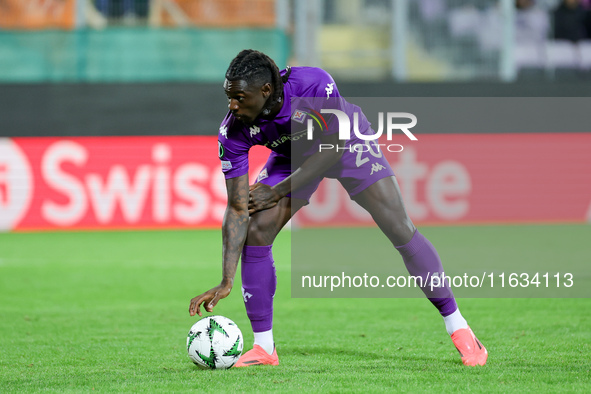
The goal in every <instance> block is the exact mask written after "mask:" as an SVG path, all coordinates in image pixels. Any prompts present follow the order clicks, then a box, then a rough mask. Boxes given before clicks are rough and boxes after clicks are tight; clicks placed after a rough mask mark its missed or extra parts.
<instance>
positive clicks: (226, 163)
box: [222, 160, 232, 171]
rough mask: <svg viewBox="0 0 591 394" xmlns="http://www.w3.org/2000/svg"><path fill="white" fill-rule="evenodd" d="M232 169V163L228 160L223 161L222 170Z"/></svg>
mask: <svg viewBox="0 0 591 394" xmlns="http://www.w3.org/2000/svg"><path fill="white" fill-rule="evenodd" d="M231 169H232V162H230V161H228V160H222V170H226V171H227V170H231Z"/></svg>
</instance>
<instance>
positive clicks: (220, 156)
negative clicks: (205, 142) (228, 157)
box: [218, 140, 225, 159]
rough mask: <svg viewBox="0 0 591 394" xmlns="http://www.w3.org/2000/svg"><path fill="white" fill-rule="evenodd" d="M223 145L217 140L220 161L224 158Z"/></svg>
mask: <svg viewBox="0 0 591 394" xmlns="http://www.w3.org/2000/svg"><path fill="white" fill-rule="evenodd" d="M224 152H225V151H224V145H222V143H221V142H220V141H219V140H218V157H219V158H220V159H221V158H222V157H224Z"/></svg>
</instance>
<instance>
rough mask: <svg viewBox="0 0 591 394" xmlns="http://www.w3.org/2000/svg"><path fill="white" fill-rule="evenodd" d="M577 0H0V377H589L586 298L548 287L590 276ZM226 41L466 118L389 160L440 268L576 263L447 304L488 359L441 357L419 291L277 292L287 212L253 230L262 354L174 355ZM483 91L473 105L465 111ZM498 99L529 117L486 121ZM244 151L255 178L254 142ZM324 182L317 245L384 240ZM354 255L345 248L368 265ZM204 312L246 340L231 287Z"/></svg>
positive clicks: (571, 383) (57, 381) (589, 70)
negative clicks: (272, 357) (266, 311)
mask: <svg viewBox="0 0 591 394" xmlns="http://www.w3.org/2000/svg"><path fill="white" fill-rule="evenodd" d="M590 9H591V1H589V0H567V1H564V2H561V1H559V0H517V1H515V0H474V1H467V0H0V317H1V318H0V336H1V337H2V338H3V347H2V350H1V351H0V387H1V388H0V391H2V390H5V391H7V392H11V391H17V392H21V391H33V390H34V391H40V390H48V389H54V390H58V391H68V392H70V391H91V390H95V387H96V389H99V390H100V389H103V390H108V391H114V392H122V391H145V392H155V391H163V392H181V391H187V390H188V389H193V390H199V391H203V387H207V388H208V391H211V392H226V391H228V390H230V389H231V390H234V389H236V390H238V389H240V390H241V391H255V392H256V391H258V392H269V391H277V390H282V389H285V390H290V391H295V390H297V391H300V392H301V391H310V390H312V391H327V390H330V391H370V392H371V391H393V390H398V391H409V392H417V391H426V390H431V389H432V388H433V387H436V388H441V387H443V388H444V389H446V388H450V390H449V391H459V390H461V388H462V387H465V388H466V390H469V391H483V392H488V391H491V387H494V388H498V390H499V391H507V392H515V391H517V392H521V391H528V392H531V391H538V392H557V391H571V392H574V391H580V392H590V391H591V390H590V389H589V387H590V386H589V377H590V375H589V369H590V368H589V357H588V356H589V353H590V352H589V344H590V343H591V338H590V335H591V334H590V331H589V322H590V321H591V317H590V314H589V310H591V309H590V308H589V299H572V298H571V299H550V298H547V297H563V296H564V297H573V298H574V297H581V298H582V297H585V296H588V294H589V289H590V288H591V286H589V281H590V278H591V276H590V275H589V274H588V272H587V271H588V267H589V264H588V262H589V256H590V255H591V251H590V246H589V242H588V241H589V239H590V238H591V237H590V234H589V233H590V231H591V226H589V225H588V223H589V222H591V154H590V153H591V127H582V128H580V129H577V130H573V129H572V124H569V119H571V118H572V117H576V118H577V119H578V123H577V122H575V123H576V124H583V125H589V122H584V120H585V119H584V118H585V116H586V114H587V112H588V110H587V109H586V108H591V102H590V99H589V97H590V93H591V28H590V24H589V14H590V12H591V11H590ZM244 48H254V49H258V50H261V51H264V52H266V53H267V54H269V55H270V56H271V57H273V58H274V59H275V61H276V62H277V64H278V66H279V67H285V66H286V65H294V66H295V65H307V66H320V67H323V68H325V69H327V70H328V71H329V72H330V73H332V75H333V76H334V78H335V80H336V82H337V85H338V87H339V90H340V92H341V94H342V95H343V96H344V97H350V98H376V97H382V98H383V97H389V98H402V99H405V100H406V98H415V99H417V100H423V99H425V98H427V99H429V100H430V101H425V102H426V103H427V102H428V103H429V105H430V107H429V108H437V109H439V107H441V108H443V110H441V111H434V112H437V113H438V115H441V114H442V112H443V113H444V111H445V109H446V108H454V109H458V108H459V109H460V110H463V109H465V112H466V113H465V115H466V116H465V117H463V118H461V117H458V116H457V115H453V116H450V119H449V122H446V123H447V124H452V125H453V122H454V121H456V120H457V121H458V122H461V121H463V129H470V128H472V129H473V130H471V131H470V132H469V133H468V134H454V132H453V129H450V128H449V127H448V128H442V129H439V128H438V127H434V128H433V129H430V130H426V131H424V132H421V133H417V135H418V138H419V141H418V142H417V143H416V144H414V145H412V144H410V143H409V144H408V146H407V145H405V149H404V152H402V153H400V154H394V155H392V157H391V162H392V165H393V168H394V170H395V172H396V174H397V177H398V181H399V183H400V185H401V190H402V193H403V196H404V199H405V204H406V207H407V209H408V211H409V214H410V216H411V217H412V219H413V220H414V221H415V223H417V224H418V225H419V226H420V228H421V231H422V232H424V234H426V235H427V236H428V237H429V238H430V239H431V240H432V241H433V243H434V244H435V245H436V247H437V249H438V251H439V253H440V254H441V256H442V258H443V261H444V265H445V267H446V270H447V269H448V267H451V270H452V271H453V270H454V267H456V268H455V269H456V271H455V272H456V273H458V272H468V273H470V274H476V273H478V274H480V273H481V271H479V270H480V269H482V270H486V271H487V272H495V274H498V273H500V272H507V274H509V273H510V272H514V273H516V272H525V271H527V272H533V271H536V270H538V271H539V270H544V272H546V271H552V274H551V275H553V273H554V272H556V271H554V270H560V273H561V274H564V273H565V272H569V273H573V274H574V275H575V287H574V288H573V290H575V291H573V292H569V290H568V289H567V290H565V289H564V288H563V287H561V288H560V289H557V291H556V292H553V291H552V289H542V288H540V289H538V287H537V286H536V287H535V288H534V287H531V288H530V289H526V290H528V291H529V290H531V292H528V293H525V292H524V293H519V295H515V294H516V293H514V292H512V291H507V292H505V291H504V290H503V289H497V290H499V291H500V292H501V294H500V295H499V293H495V294H493V296H495V297H497V296H498V297H518V296H519V297H529V296H530V293H535V294H534V295H532V297H544V298H543V299H531V298H523V299H517V298H511V299H506V300H503V299H497V298H495V299H485V298H483V297H486V296H487V295H486V293H479V294H478V297H481V298H475V299H468V298H463V299H462V300H461V308H462V313H463V314H465V316H466V317H468V319H469V321H470V322H471V323H470V324H472V325H473V327H474V329H475V331H476V332H477V333H478V335H479V337H480V338H481V339H482V341H483V343H484V344H485V345H486V346H487V348H488V349H489V351H490V354H491V357H490V359H489V364H488V365H487V366H486V368H485V369H481V370H478V371H474V370H471V371H466V370H460V369H459V368H461V364H460V362H459V359H458V357H457V352H456V349H454V348H453V346H452V345H451V342H449V338H446V337H447V335H446V333H445V330H443V326H442V325H441V321H440V318H439V316H438V315H437V313H436V312H435V310H434V309H433V308H432V306H431V305H429V303H428V302H425V300H424V299H422V295H421V294H418V293H420V292H417V294H416V295H417V296H418V297H421V298H420V299H417V300H412V299H405V300H403V299H394V300H393V299H385V300H376V299H373V300H371V301H368V300H365V299H346V300H340V299H337V300H335V299H328V298H325V299H296V298H291V296H292V295H293V293H290V291H291V290H292V287H291V286H290V281H289V278H290V276H289V275H290V273H291V274H292V278H293V276H294V275H293V272H294V271H291V270H292V269H293V266H294V264H293V261H294V258H293V255H292V254H291V253H292V252H293V250H294V249H295V248H293V247H292V246H293V244H294V240H293V237H294V234H300V236H301V235H305V233H306V231H303V230H302V231H291V232H289V233H288V232H284V233H282V234H280V235H279V237H278V239H277V241H276V242H275V244H274V249H273V252H274V256H275V260H276V266H277V270H278V273H279V274H278V280H279V286H278V293H277V296H276V297H275V305H276V308H275V316H276V319H275V325H274V332H275V333H276V337H277V343H278V344H281V345H278V346H281V348H280V349H281V357H282V361H281V362H282V367H281V368H279V369H271V368H268V369H259V370H258V371H256V372H252V371H244V370H240V369H239V370H236V371H232V373H228V374H224V375H223V377H222V375H221V374H213V373H212V374H209V373H207V372H204V373H195V372H196V370H195V368H194V366H193V365H192V364H191V363H190V362H189V361H188V359H187V358H186V354H185V353H184V352H185V349H184V340H185V337H186V333H187V330H188V329H189V327H190V326H191V325H192V324H193V323H194V321H195V318H194V317H189V316H188V313H186V311H187V307H188V302H189V300H190V298H191V297H193V296H195V295H197V294H198V293H200V292H202V291H205V290H206V289H207V288H209V287H211V286H213V285H215V283H217V281H218V280H219V274H220V262H219V258H220V255H221V253H220V251H221V232H220V231H219V229H220V224H221V220H222V217H223V213H224V209H225V206H226V191H225V185H224V180H223V175H222V173H221V171H220V163H219V159H218V157H217V149H218V148H217V133H218V127H219V125H220V121H221V119H222V118H223V116H224V115H225V113H226V110H227V107H226V97H225V95H224V93H223V90H222V82H223V79H224V73H225V71H226V68H227V66H228V63H229V62H230V61H231V59H232V58H233V57H234V56H235V55H236V54H237V53H238V52H239V51H240V50H242V49H244ZM450 98H451V99H450ZM454 99H455V100H456V101H454ZM439 100H441V101H439ZM486 100H492V101H486ZM512 100H515V101H512ZM548 100H550V101H548ZM552 100H556V101H552ZM400 102H401V103H404V101H400ZM420 102H421V103H422V102H423V101H420ZM554 102H557V103H560V110H557V111H556V113H554V112H553V111H550V110H548V106H549V105H550V104H551V103H554ZM483 103H484V104H486V103H489V107H490V112H487V113H485V114H482V113H481V115H483V118H482V120H481V119H480V117H479V116H478V117H477V116H474V113H473V112H471V109H472V104H474V105H475V106H477V107H478V108H480V109H482V108H483V106H482V105H483ZM512 103H514V106H515V110H514V112H515V116H517V117H521V118H524V119H525V121H526V122H527V121H528V120H530V119H531V120H532V122H531V125H532V127H531V128H529V129H528V130H521V129H519V128H511V127H499V126H496V122H495V120H496V119H495V116H497V114H498V113H499V108H500V107H502V108H503V109H504V111H505V112H504V113H505V114H506V113H507V108H509V110H510V109H511V105H512ZM549 103H550V104H549ZM415 104H416V101H415ZM441 104H444V105H441ZM499 104H502V105H499ZM438 106H439V107H438ZM364 110H365V108H364ZM371 110H372V109H368V111H367V112H371ZM540 112H543V113H544V115H545V116H546V117H545V118H544V117H541V116H538V115H539V114H540ZM471 115H472V116H471ZM368 116H369V115H368ZM553 116H554V117H555V118H556V119H555V120H556V121H555V122H547V123H546V124H542V125H541V126H544V127H540V130H536V126H540V119H549V118H550V119H552V120H554V119H553V118H552V117H553ZM422 119H426V117H420V116H419V117H418V120H419V125H418V126H420V125H421V123H420V122H421V120H422ZM581 120H583V122H581ZM480 121H482V122H488V123H486V127H483V128H481V127H480V124H479V122H480ZM562 121H564V124H565V125H566V126H570V129H567V128H566V126H565V128H562V127H560V125H561V122H562ZM424 123H427V122H426V121H425V122H423V124H424ZM575 123H573V124H575ZM503 124H507V123H506V122H505V123H503ZM556 124H558V125H559V126H557V127H555V129H553V127H554V126H555V125H556ZM542 129H543V130H542ZM565 130H568V132H566V131H565ZM405 142H406V141H405ZM251 153H252V155H251V162H250V176H251V179H255V177H256V175H257V173H258V171H259V170H260V169H261V167H262V166H263V163H264V162H265V161H266V153H265V150H264V149H262V148H261V149H253V150H252V151H251ZM340 190H341V188H340V187H339V186H338V185H337V184H335V183H334V182H323V185H322V186H321V187H320V188H319V190H318V193H317V194H316V196H317V197H318V199H317V200H316V201H314V204H311V205H310V206H309V207H307V208H305V209H304V210H303V211H302V212H301V217H300V219H301V222H300V223H301V224H302V227H303V226H305V225H306V224H309V225H311V226H316V227H317V226H319V225H320V226H323V225H327V224H328V225H332V226H333V228H334V226H337V227H338V228H337V230H338V231H341V232H343V233H348V234H349V236H350V239H351V241H345V242H343V238H339V240H338V242H340V243H339V244H337V246H335V247H339V248H340V247H341V245H343V246H347V245H345V244H347V243H348V245H349V246H350V247H351V246H356V245H360V244H364V240H363V239H362V238H361V236H362V235H363V234H367V236H366V238H367V242H366V243H367V246H369V247H370V250H371V247H372V246H371V245H372V244H371V242H373V241H375V243H378V242H380V244H383V242H382V240H383V239H382V238H379V237H381V234H378V235H376V236H374V235H373V234H374V233H373V232H372V230H373V229H365V228H364V229H360V228H357V227H355V226H360V225H361V226H366V225H368V224H371V221H370V220H369V219H368V218H367V215H366V214H364V213H363V212H360V208H359V207H358V206H357V205H355V204H354V203H352V202H351V201H350V200H349V198H348V196H347V195H346V194H344V193H342V191H340ZM474 223H476V224H478V226H470V224H474ZM491 223H494V224H497V225H490V226H489V225H486V226H485V225H483V224H491ZM524 223H528V224H530V225H520V226H516V225H515V224H524ZM532 223H533V225H532ZM565 223H566V224H565ZM425 224H437V225H438V226H430V227H429V226H425ZM347 227H355V228H353V229H352V230H351V229H349V228H347ZM333 228H329V229H327V228H326V227H324V228H320V229H318V228H312V229H310V230H309V231H310V232H311V234H312V235H315V234H320V232H321V231H322V232H324V231H330V230H332V229H333ZM87 229H91V230H98V231H79V230H87ZM115 229H124V230H126V231H111V230H115ZM142 229H150V230H155V229H156V230H158V231H135V230H142ZM172 229H180V230H178V231H176V230H175V231H173V230H172ZM186 229H189V231H186ZM206 229H210V230H206ZM211 229H213V230H211ZM36 230H43V231H42V232H38V231H36ZM55 230H60V231H55ZM103 230H106V231H103ZM300 239H301V238H300ZM319 239H322V240H323V241H324V240H325V239H326V238H324V237H322V238H321V237H320V236H316V240H319ZM370 241H371V242H370ZM304 247H305V248H307V249H308V250H312V251H314V252H315V250H316V249H315V247H316V246H315V245H313V244H308V243H306V245H305V246H304ZM343 250H345V252H346V251H347V248H346V247H344V248H343ZM362 252H363V251H362ZM372 253H374V254H373V255H372V256H370V258H368V257H367V256H366V255H363V256H362V257H361V258H359V259H356V258H355V256H356V255H355V254H353V253H351V254H350V256H347V257H348V258H349V259H351V261H347V262H346V263H347V264H344V265H343V266H344V267H346V268H349V267H350V266H354V267H356V268H359V267H361V269H363V270H365V269H366V268H367V269H368V270H369V269H372V268H373V266H374V265H375V262H374V261H372V259H373V260H375V256H376V255H375V250H372ZM388 253H389V254H388V255H387V257H386V258H384V264H386V263H387V262H388V261H390V260H389V259H390V255H391V249H390V248H389V249H388ZM296 257H297V256H296ZM304 257H305V256H304ZM315 257H317V256H315ZM361 259H362V261H361V262H362V264H359V260H361ZM306 262H307V263H310V260H308V261H306ZM315 262H316V261H313V263H315ZM392 263H393V264H392V265H393V266H394V265H397V266H398V268H400V269H402V268H403V265H402V264H401V262H400V259H398V257H397V256H394V257H392ZM317 265H318V266H321V265H322V264H317ZM548 267H552V268H551V269H550V268H548ZM304 268H306V267H304ZM343 269H344V268H343ZM458 270H461V271H458ZM476 271H479V272H476ZM307 274H309V273H307ZM238 276H239V275H238ZM552 277H553V276H552ZM237 283H238V281H237ZM542 287H543V286H542ZM569 289H570V288H569ZM510 290H515V289H510ZM538 290H540V291H539V292H538ZM296 295H297V294H296ZM215 313H216V314H221V315H225V316H229V317H231V318H232V319H233V320H234V321H236V322H237V324H238V325H239V326H240V327H241V329H242V330H243V333H244V334H245V339H246V344H245V348H248V347H250V345H251V344H252V343H251V340H252V337H251V335H250V327H249V321H248V319H247V317H246V314H245V311H244V305H243V301H242V298H241V297H240V291H239V290H238V289H236V290H235V291H234V292H233V294H232V295H231V297H228V298H227V299H226V300H224V302H221V303H220V304H219V305H218V306H217V307H216V310H215ZM385 321H387V322H390V321H391V322H392V324H384V322H385ZM300 322H312V323H308V324H299V323H300ZM360 322H362V324H360ZM361 326H363V327H361ZM335 334H337V335H335ZM440 360H443V361H444V362H439V361H440ZM213 372H215V371H213ZM320 376H322V378H321V379H319V377H320ZM474 376H477V377H478V378H477V379H474ZM229 388H230V389H229ZM458 388H460V389H458ZM321 389H322V390H321ZM480 389H482V390H480Z"/></svg>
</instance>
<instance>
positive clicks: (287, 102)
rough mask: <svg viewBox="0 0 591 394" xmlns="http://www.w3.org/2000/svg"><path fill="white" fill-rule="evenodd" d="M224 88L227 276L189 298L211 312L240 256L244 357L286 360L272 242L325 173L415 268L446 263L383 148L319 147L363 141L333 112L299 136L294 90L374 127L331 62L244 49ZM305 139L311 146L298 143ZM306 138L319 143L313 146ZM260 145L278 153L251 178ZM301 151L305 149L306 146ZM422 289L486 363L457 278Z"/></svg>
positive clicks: (478, 361) (365, 130)
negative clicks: (462, 306) (296, 63)
mask: <svg viewBox="0 0 591 394" xmlns="http://www.w3.org/2000/svg"><path fill="white" fill-rule="evenodd" d="M224 90H225V92H226V95H227V97H228V109H229V111H228V114H227V115H226V117H225V118H224V120H223V122H222V124H221V126H220V129H219V141H218V146H219V157H220V159H221V164H222V171H223V172H224V174H225V178H226V187H227V194H228V205H227V208H226V212H225V215H224V220H223V225H222V238H223V253H222V267H223V268H222V271H223V276H222V281H221V283H220V284H219V285H217V286H215V287H214V288H212V289H210V290H208V291H206V292H205V293H203V294H201V295H199V296H197V297H194V298H193V299H192V300H191V304H190V307H189V313H190V315H191V316H194V315H195V314H198V315H199V316H201V310H200V306H201V305H202V304H203V306H204V308H205V310H206V311H208V312H211V311H212V310H213V308H214V307H215V306H216V304H217V303H218V301H219V300H221V299H222V298H225V297H227V296H228V295H229V294H230V291H231V290H232V286H233V283H234V276H235V274H236V268H237V265H238V260H239V258H240V257H241V256H242V266H241V271H242V294H243V298H244V304H245V306H246V313H247V315H248V318H249V319H250V322H251V325H252V330H253V332H254V347H253V349H252V350H250V351H248V352H246V353H244V354H243V355H242V356H241V357H240V359H239V360H238V362H237V364H236V366H237V367H248V366H252V365H262V364H267V365H278V364H279V358H278V356H277V350H276V349H275V343H274V340H273V330H272V326H273V296H274V294H275V289H276V285H277V279H276V276H275V265H274V261H273V255H272V251H271V249H272V245H273V241H274V239H275V237H276V236H277V234H278V233H279V231H280V230H281V228H282V227H283V226H284V225H285V224H286V223H287V222H288V220H289V219H290V218H291V217H292V215H294V214H295V213H296V212H297V211H298V210H299V209H300V208H302V207H303V206H305V205H306V204H307V203H308V201H309V199H310V196H311V195H312V193H313V192H314V191H315V190H316V188H317V186H318V184H319V183H320V181H321V180H322V179H323V178H325V177H330V178H336V179H338V180H339V181H340V183H341V184H342V185H343V187H344V188H345V189H346V190H347V192H348V193H349V195H350V196H351V198H352V199H353V200H354V201H355V202H357V203H358V204H359V205H361V206H362V207H363V208H364V209H365V210H367V211H368V212H369V213H370V214H371V216H372V217H373V219H374V220H375V222H376V224H377V225H378V226H379V228H380V229H381V230H382V231H383V232H384V234H385V235H386V236H387V237H388V239H389V240H390V241H391V242H392V244H393V245H394V246H395V248H396V250H398V252H399V253H400V254H401V255H402V259H403V261H404V264H405V265H406V268H407V269H408V271H409V273H410V274H411V275H413V276H421V277H422V278H426V277H427V276H428V275H431V276H433V275H434V274H435V273H439V274H441V273H443V267H442V264H441V260H440V258H439V255H438V254H437V251H436V250H435V248H434V247H433V245H432V244H431V243H430V242H429V241H428V240H427V239H426V238H425V237H424V236H423V235H422V234H421V233H420V232H419V231H418V230H417V229H416V228H415V226H414V224H413V223H412V221H411V220H410V218H409V217H408V215H407V213H406V210H405V208H404V204H403V202H402V197H401V194H400V189H399V187H398V184H397V182H396V178H395V177H394V173H393V171H392V169H391V167H390V165H389V163H388V162H387V160H386V159H385V157H384V156H383V155H382V154H381V153H379V154H370V155H367V159H368V160H361V161H356V156H357V152H355V151H350V150H348V149H332V150H330V149H329V150H322V151H320V150H319V149H318V147H319V144H320V143H323V144H326V145H323V146H335V147H336V146H341V147H348V146H352V145H353V144H357V143H364V142H365V141H362V140H359V139H357V138H358V137H356V136H355V135H354V134H353V133H352V135H353V136H354V137H352V138H351V140H349V141H340V140H339V139H338V136H339V135H338V127H335V122H334V121H335V119H334V117H333V119H332V120H329V121H328V122H327V124H326V130H324V132H323V133H322V135H321V136H316V135H315V137H317V138H316V139H315V140H314V141H310V140H306V139H303V138H296V136H295V133H298V136H300V135H301V133H302V132H301V131H297V130H292V127H291V126H292V121H293V120H297V121H300V120H301V119H302V118H303V117H304V116H305V114H304V113H303V111H301V108H296V106H297V105H294V104H293V103H292V100H297V98H304V97H305V98H312V99H311V101H312V102H313V101H314V98H318V100H319V102H321V103H322V102H325V103H329V104H325V105H328V106H329V107H331V108H332V109H337V108H338V109H339V110H341V111H343V112H345V113H346V114H347V115H350V119H353V112H358V113H360V115H359V118H360V119H359V122H358V123H359V127H358V130H359V131H360V132H361V133H362V134H374V132H373V130H371V128H370V125H369V122H368V121H367V119H366V118H365V116H364V115H363V114H362V113H361V110H360V109H359V108H358V107H356V106H354V105H352V104H349V103H347V102H346V101H345V100H344V99H340V94H339V90H338V88H337V86H336V83H335V81H334V80H333V79H332V77H331V76H330V75H329V74H328V73H327V72H326V71H324V70H322V69H319V68H313V67H292V68H287V69H286V70H282V71H280V70H279V68H278V67H277V66H276V65H275V62H274V61H273V60H272V59H271V58H269V57H268V56H267V55H265V54H263V53H261V52H258V51H255V50H244V51H242V52H240V53H239V54H238V55H237V56H236V57H235V58H234V59H233V60H232V62H231V63H230V66H229V67H228V70H227V72H226V80H225V82H224ZM324 100H326V101H324ZM294 102H296V101H294ZM308 103H309V101H308ZM320 105H322V104H320ZM312 109H314V108H312ZM316 110H319V109H318V108H316ZM304 112H305V111H304ZM300 123H301V122H300ZM351 124H353V122H351ZM329 125H330V126H329ZM298 130H299V129H298ZM296 140H297V142H296ZM302 140H303V141H304V142H303V143H304V147H303V148H302V149H299V150H298V149H293V147H294V146H296V144H299V143H302ZM306 143H308V144H312V148H314V149H308V148H309V146H307V145H305V144H306ZM314 144H315V145H314ZM254 145H264V146H267V147H268V148H269V149H271V153H270V155H269V159H268V161H267V163H266V165H265V167H264V169H263V170H262V171H261V173H260V174H259V176H258V179H257V182H256V183H255V184H254V185H252V186H249V179H248V151H249V149H250V147H252V146H254ZM374 148H375V146H374ZM376 150H377V149H376ZM299 151H301V152H306V153H305V154H302V155H299V154H297V152H299ZM378 152H379V150H378ZM372 168H373V170H372ZM376 169H378V170H376ZM422 290H423V292H424V293H425V295H426V296H427V298H428V299H429V301H431V303H432V304H433V305H434V306H435V307H436V308H437V310H438V311H439V313H440V314H441V315H442V316H443V320H444V323H445V327H446V329H447V332H448V333H449V335H451V339H452V341H453V343H454V345H455V346H456V348H457V349H458V351H459V352H460V355H461V358H462V362H463V363H464V364H465V365H469V366H475V365H484V364H485V363H486V359H487V357H488V354H487V351H486V349H485V348H484V346H483V345H482V344H481V343H480V342H479V341H478V339H476V337H475V336H474V333H473V332H472V330H471V329H470V327H469V326H468V324H467V322H466V320H465V319H464V318H463V317H462V314H461V313H460V310H459V309H458V307H457V304H456V301H455V298H454V296H453V294H452V292H451V289H450V288H449V286H448V285H447V284H445V286H442V287H440V288H437V289H435V291H434V292H430V291H429V289H428V288H427V287H426V286H425V287H423V288H422Z"/></svg>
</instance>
